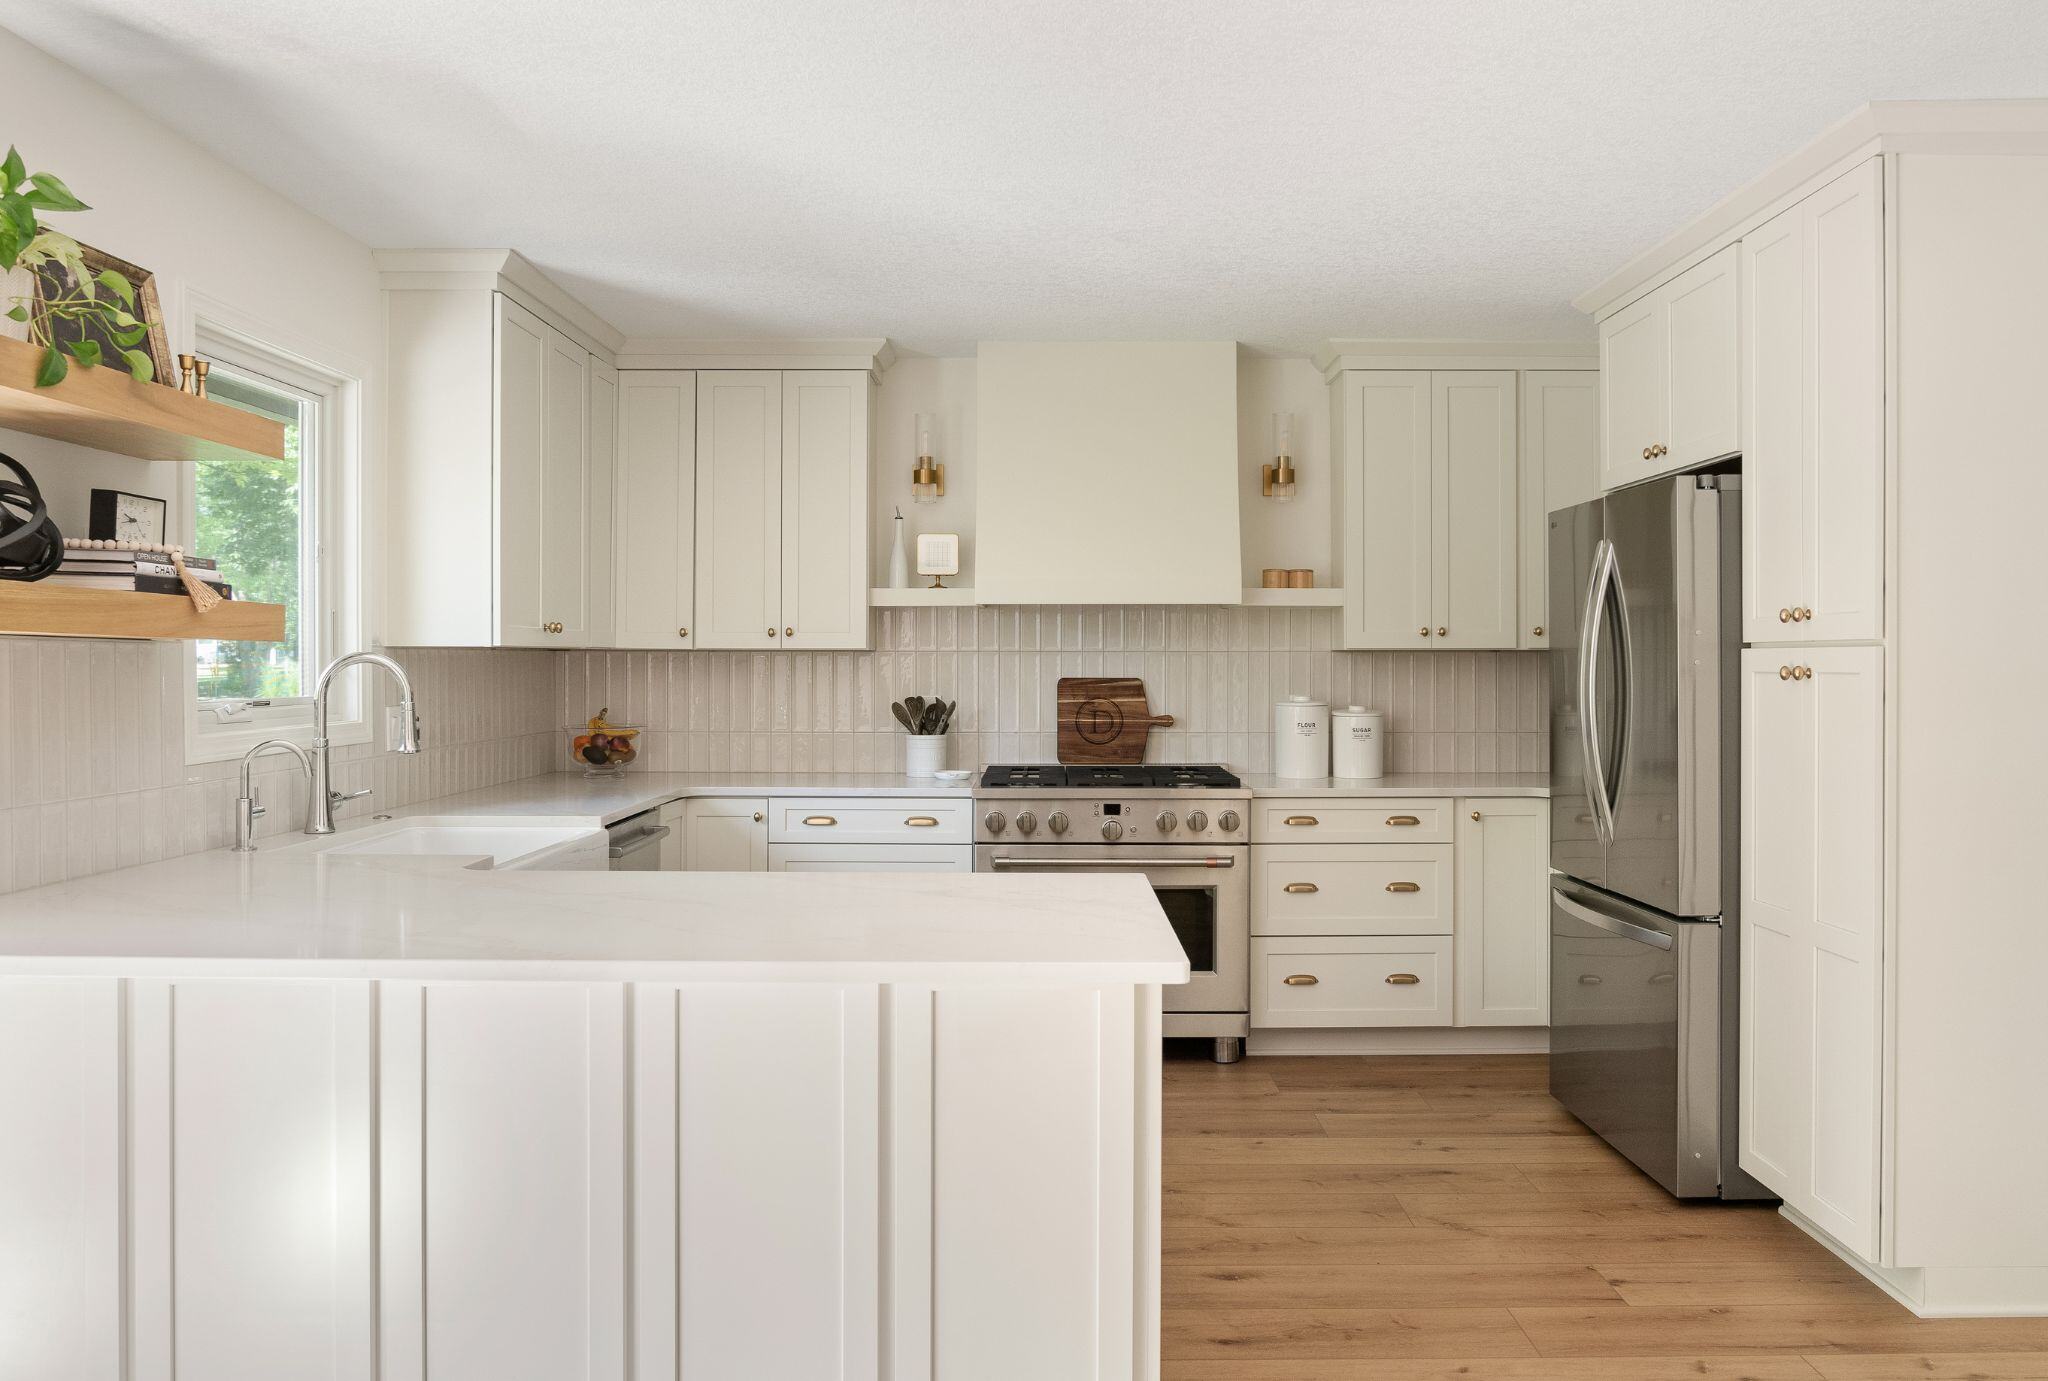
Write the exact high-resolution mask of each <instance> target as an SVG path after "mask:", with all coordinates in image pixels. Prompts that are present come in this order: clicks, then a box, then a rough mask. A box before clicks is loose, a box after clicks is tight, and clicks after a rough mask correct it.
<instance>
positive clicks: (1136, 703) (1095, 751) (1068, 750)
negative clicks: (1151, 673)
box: [1059, 676, 1173, 763]
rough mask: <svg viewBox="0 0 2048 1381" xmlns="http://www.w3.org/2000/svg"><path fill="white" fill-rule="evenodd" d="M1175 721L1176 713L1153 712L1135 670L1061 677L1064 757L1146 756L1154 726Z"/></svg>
mask: <svg viewBox="0 0 2048 1381" xmlns="http://www.w3.org/2000/svg"><path fill="white" fill-rule="evenodd" d="M1172 726H1173V716H1172V715H1170V714H1161V715H1155V714H1153V713H1152V710H1151V707H1150V706H1149V705H1148V704H1147V703H1146V701H1145V683H1144V682H1143V681H1141V680H1139V679H1138V678H1137V677H1135V676H1062V677H1061V678H1060V680H1059V730H1060V731H1059V759H1060V761H1061V762H1071V763H1137V762H1143V761H1144V760H1145V742H1146V740H1147V739H1149V738H1150V737H1151V735H1152V730H1153V729H1155V728H1158V729H1166V728H1171V727H1172Z"/></svg>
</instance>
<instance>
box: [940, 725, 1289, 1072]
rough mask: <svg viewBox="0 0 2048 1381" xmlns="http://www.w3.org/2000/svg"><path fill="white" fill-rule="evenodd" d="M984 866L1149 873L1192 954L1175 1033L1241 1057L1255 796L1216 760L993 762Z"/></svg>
mask: <svg viewBox="0 0 2048 1381" xmlns="http://www.w3.org/2000/svg"><path fill="white" fill-rule="evenodd" d="M974 799H975V814H976V815H977V816H978V817H979V818H978V819H977V820H976V822H975V832H974V839H975V849H974V870H975V871H976V872H978V873H989V872H1017V873H1050V872H1063V873H1065V872H1098V873H1119V872H1128V873H1143V874H1144V875H1145V877H1146V878H1147V879H1148V880H1149V881H1150V882H1151V884H1152V890H1153V892H1154V893H1155V894H1156V895H1157V896H1158V898H1159V905H1160V906H1161V907H1162V908H1163V909H1164V910H1165V912H1166V918H1167V920H1168V921H1170V922H1171V923H1172V925H1173V931H1174V934H1175V935H1176V936H1178V937H1179V938H1180V943H1181V948H1182V949H1183V950H1185V951H1186V952H1187V956H1188V966H1189V968H1190V969H1191V970H1193V976H1192V977H1191V978H1190V980H1189V981H1188V982H1187V983H1186V984H1184V985H1182V986H1179V987H1174V988H1168V989H1167V990H1166V995H1165V1006H1166V1034H1167V1035H1169V1036H1207V1037H1209V1038H1211V1039H1213V1040H1214V1041H1215V1043H1216V1044H1215V1056H1216V1059H1217V1061H1218V1062H1219V1063H1223V1064H1228V1063H1230V1062H1231V1061H1233V1060H1235V1059H1237V1058H1238V1057H1239V1056H1240V1055H1242V1054H1243V1053H1244V1037H1245V1031H1246V1029H1247V1020H1248V1014H1249V1005H1250V1004H1249V997H1250V977H1249V975H1250V969H1251V956H1250V947H1251V880H1250V877H1249V876H1248V874H1249V872H1250V869H1251V850H1250V848H1249V847H1248V843H1249V833H1248V825H1247V822H1246V819H1245V817H1246V816H1247V815H1248V814H1249V803H1250V801H1251V792H1249V791H1247V790H1246V789H1245V787H1244V785H1243V783H1241V782H1240V781H1238V779H1237V778H1236V777H1235V776H1234V775H1232V774H1231V773H1230V772H1229V771H1228V770H1226V769H1225V768H1223V767H1221V766H1217V765H1214V764H1194V765H1186V766H1182V765H1157V764H1150V763H1148V764H1144V765H1141V766H1131V767H1080V766H1065V765H1059V764H1045V765H1035V766H1027V767H990V768H988V769H987V770H985V771H984V772H983V773H982V776H981V784H980V786H978V787H977V788H976V789H975V793H974Z"/></svg>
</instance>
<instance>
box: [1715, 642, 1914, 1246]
mask: <svg viewBox="0 0 2048 1381" xmlns="http://www.w3.org/2000/svg"><path fill="white" fill-rule="evenodd" d="M1742 673H1743V696H1742V1006H1741V1022H1742V1074H1741V1084H1742V1088H1741V1092H1742V1114H1741V1130H1740V1136H1741V1162H1742V1167H1743V1169H1745V1170H1747V1171H1749V1173H1750V1174H1752V1175H1754V1176H1756V1178H1757V1179H1758V1180H1760V1181H1762V1182H1763V1183H1764V1184H1765V1185H1767V1186H1768V1187H1769V1188H1770V1189H1772V1190H1773V1191H1775V1192H1776V1193H1777V1194H1779V1195H1780V1196H1782V1197H1783V1198H1784V1200H1785V1202H1786V1203H1787V1204H1789V1205H1791V1206H1792V1207H1793V1208H1796V1209H1798V1210H1799V1211H1800V1212H1801V1213H1803V1214H1805V1215H1806V1216H1807V1217H1809V1218H1811V1219H1813V1220H1814V1221H1815V1222H1816V1223H1818V1224H1819V1225H1820V1226H1821V1227H1822V1228H1824V1229H1825V1230H1826V1231H1827V1232H1828V1233H1829V1234H1830V1235H1832V1236H1833V1237H1835V1238H1837V1239H1838V1240H1840V1241H1841V1242H1842V1243H1843V1244H1844V1245H1846V1246H1848V1247H1849V1248H1851V1249H1852V1250H1854V1251H1856V1252H1857V1253H1859V1254H1860V1255H1862V1256H1864V1257H1865V1258H1867V1259H1870V1260H1875V1259H1876V1257H1877V1250H1878V1240H1877V1234H1878V1190H1879V1179H1878V1157H1879V1149H1880V1145H1881V1141H1880V1138H1881V1126H1880V1122H1879V1099H1878V1092H1879V1080H1880V1072H1879V1064H1880V1058H1881V1050H1882V1045H1881V1023H1882V1014H1883V1003H1882V992H1883V973H1882V966H1881V956H1882V950H1881V943H1882V925H1883V892H1882V878H1881V873H1880V867H1881V859H1882V857H1883V801H1884V780H1883V756H1884V755H1883V734H1884V703H1883V700H1884V696H1883V684H1882V680H1883V654H1882V652H1881V650H1880V649H1878V648H1874V647H1782V648H1753V649H1751V650H1749V651H1746V652H1744V653H1743V655H1742Z"/></svg>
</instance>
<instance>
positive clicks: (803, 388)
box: [691, 369, 873, 648]
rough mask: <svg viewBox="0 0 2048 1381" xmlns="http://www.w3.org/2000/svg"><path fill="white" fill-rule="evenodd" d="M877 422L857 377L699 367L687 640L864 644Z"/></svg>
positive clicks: (863, 379) (863, 378)
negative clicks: (692, 591) (693, 614)
mask: <svg viewBox="0 0 2048 1381" xmlns="http://www.w3.org/2000/svg"><path fill="white" fill-rule="evenodd" d="M872 415H873V384H872V383H871V381H870V379H869V376H868V375H867V374H866V373H865V372H863V371H859V370H784V371H776V370H724V369H720V370H701V371H699V372H698V374H697V446H696V451H697V486H696V488H697V513H696V522H697V544H696V545H697V551H696V565H697V576H696V602H697V627H696V629H695V631H694V633H693V634H692V638H691V641H692V645H694V646H697V647H707V648H776V647H789V648H864V647H866V646H867V645H868V612H867V588H868V587H867V563H868V547H867V495H868V462H869V456H870V454H871V452H872V450H873V433H872V422H871V419H872Z"/></svg>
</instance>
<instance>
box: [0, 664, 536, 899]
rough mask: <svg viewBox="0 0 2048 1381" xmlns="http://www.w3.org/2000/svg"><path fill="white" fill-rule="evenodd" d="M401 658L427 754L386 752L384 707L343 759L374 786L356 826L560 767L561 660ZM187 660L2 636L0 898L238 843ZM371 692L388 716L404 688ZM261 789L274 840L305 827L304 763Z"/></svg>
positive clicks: (347, 785)
mask: <svg viewBox="0 0 2048 1381" xmlns="http://www.w3.org/2000/svg"><path fill="white" fill-rule="evenodd" d="M391 655H392V656H393V657H395V658H396V659H397V660H398V661H399V662H400V663H401V664H402V665H403V666H404V667H405V668H406V670H407V673H408V674H409V675H410V676H411V677H412V680H413V690H414V692H415V694H416V695H417V696H418V699H419V705H420V718H421V721H422V723H423V725H424V727H425V747H424V751H423V752H421V753H420V755H419V756H417V757H400V756H398V755H395V754H392V753H387V752H385V751H384V750H383V748H382V738H383V735H382V722H383V720H382V714H381V710H376V709H373V716H372V719H371V724H372V725H373V726H374V727H375V728H376V730H377V732H376V734H375V738H376V742H374V743H367V744H358V745H354V746H350V747H346V748H336V749H335V750H334V768H335V773H334V776H335V789H336V790H339V791H354V790H357V789H359V788H361V787H365V786H367V787H370V788H372V789H373V792H374V794H373V795H372V796H371V797H370V798H369V799H368V800H366V801H359V802H356V803H354V804H352V805H350V806H348V807H346V808H345V809H344V812H343V816H342V818H343V819H344V820H346V819H351V818H358V817H360V816H361V815H363V814H365V813H367V812H368V811H372V810H375V809H378V808H379V807H387V808H388V807H390V806H394V805H406V804H409V803H411V802H414V801H420V800H426V799H428V798H430V797H434V796H441V795H446V794H448V793H450V792H455V791H465V790H468V789H470V788H472V787H479V786H489V785H492V784H494V783H497V782H503V781H512V780H516V779H518V778H520V777H529V776H532V775H533V774H534V773H536V772H544V771H547V770H548V769H549V768H551V767H552V766H554V763H555V758H554V752H555V750H556V749H557V748H558V747H559V743H558V734H557V728H558V726H557V723H556V717H555V705H556V703H557V701H558V699H559V689H558V684H557V683H558V676H557V668H556V666H555V663H554V660H553V659H554V658H555V657H556V656H558V655H559V654H556V653H552V652H516V651H509V652H504V651H469V650H462V651H454V650H446V649H434V650H422V649H394V650H392V652H391ZM186 666H187V663H186V660H185V649H184V647H183V646H182V645H181V644H178V643H146V642H115V641H97V640H95V641H87V640H83V639H58V638H0V893H4V892H11V891H18V890H20V889H22V888H25V887H34V886H38V885H40V884H42V883H46V882H58V881H61V880H63V879H66V878H74V877H80V876H83V875H85V874H88V873H96V872H102V871H105V870H106V869H109V868H119V867H126V866H128V865H130V864H134V863H148V862H153V861H155V860H157V859H161V858H170V857H174V856H176V855H178V854H185V853H193V852H197V851H199V850H202V849H214V848H220V847H223V846H225V845H226V844H228V843H230V842H231V841H232V839H233V834H234V821H233V810H234V798H235V774H236V769H237V764H236V763H234V762H214V763H197V764H193V765H190V766H187V764H186V762H185V735H184V716H185V714H186V713H187V701H186V698H185V695H184V677H185V676H186V675H187V671H186ZM349 674H350V675H354V676H368V675H369V673H364V672H351V673H349ZM370 684H373V685H374V687H375V689H374V691H373V706H382V705H384V704H388V703H390V701H391V699H392V696H391V695H390V692H389V687H390V681H389V678H386V677H381V676H380V677H377V678H376V680H375V681H374V682H372V683H370ZM258 781H259V782H260V783H261V785H262V786H263V788H264V790H263V800H264V803H265V804H266V805H267V806H268V807H269V808H270V814H269V816H268V817H266V818H265V819H264V820H263V821H261V822H260V825H259V831H258V832H259V834H262V835H276V834H282V833H285V832H287V831H290V830H296V829H299V828H301V827H302V826H303V825H304V824H305V782H304V778H303V777H302V776H301V774H300V772H299V768H298V764H297V763H296V762H295V761H294V760H293V759H291V758H290V757H288V756H283V755H276V756H266V757H264V758H263V759H261V760H260V761H259V763H258Z"/></svg>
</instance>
